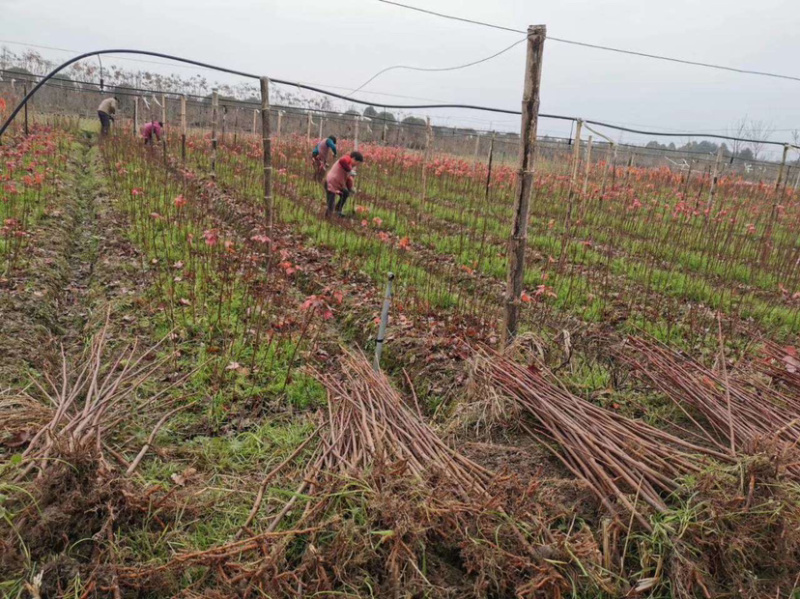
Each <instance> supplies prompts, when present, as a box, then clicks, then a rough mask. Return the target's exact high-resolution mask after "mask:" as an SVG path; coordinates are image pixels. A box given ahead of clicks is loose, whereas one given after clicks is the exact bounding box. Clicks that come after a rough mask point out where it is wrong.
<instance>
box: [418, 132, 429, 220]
mask: <svg viewBox="0 0 800 599" xmlns="http://www.w3.org/2000/svg"><path fill="white" fill-rule="evenodd" d="M431 134H432V130H431V117H429V116H428V117H425V152H424V154H423V155H422V202H421V205H422V206H423V207H424V206H425V198H426V197H427V195H428V162H430V159H431V154H430V152H431ZM417 220H419V219H417Z"/></svg>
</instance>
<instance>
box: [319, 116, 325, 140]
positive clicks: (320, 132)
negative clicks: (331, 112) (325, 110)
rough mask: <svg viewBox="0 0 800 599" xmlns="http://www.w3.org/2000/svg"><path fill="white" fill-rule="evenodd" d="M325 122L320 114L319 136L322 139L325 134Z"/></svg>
mask: <svg viewBox="0 0 800 599" xmlns="http://www.w3.org/2000/svg"><path fill="white" fill-rule="evenodd" d="M324 122H325V119H324V118H323V117H322V116H320V117H319V138H320V139H322V135H323V132H322V125H323V123H324Z"/></svg>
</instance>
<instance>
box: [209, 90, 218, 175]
mask: <svg viewBox="0 0 800 599" xmlns="http://www.w3.org/2000/svg"><path fill="white" fill-rule="evenodd" d="M218 118H219V94H218V93H217V90H216V89H212V90H211V178H212V179H216V178H217V119H218Z"/></svg>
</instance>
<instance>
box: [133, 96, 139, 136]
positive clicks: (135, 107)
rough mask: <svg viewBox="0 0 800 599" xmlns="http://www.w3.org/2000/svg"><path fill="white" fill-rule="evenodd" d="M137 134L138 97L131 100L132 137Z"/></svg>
mask: <svg viewBox="0 0 800 599" xmlns="http://www.w3.org/2000/svg"><path fill="white" fill-rule="evenodd" d="M138 134H139V96H136V97H134V98H133V137H136V136H137V135H138Z"/></svg>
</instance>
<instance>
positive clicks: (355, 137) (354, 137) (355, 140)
mask: <svg viewBox="0 0 800 599" xmlns="http://www.w3.org/2000/svg"><path fill="white" fill-rule="evenodd" d="M353 118H354V119H355V121H356V125H355V128H354V129H355V130H354V132H353V147H354V149H356V150H358V124H359V123H360V122H361V117H357V116H354V117H353Z"/></svg>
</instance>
